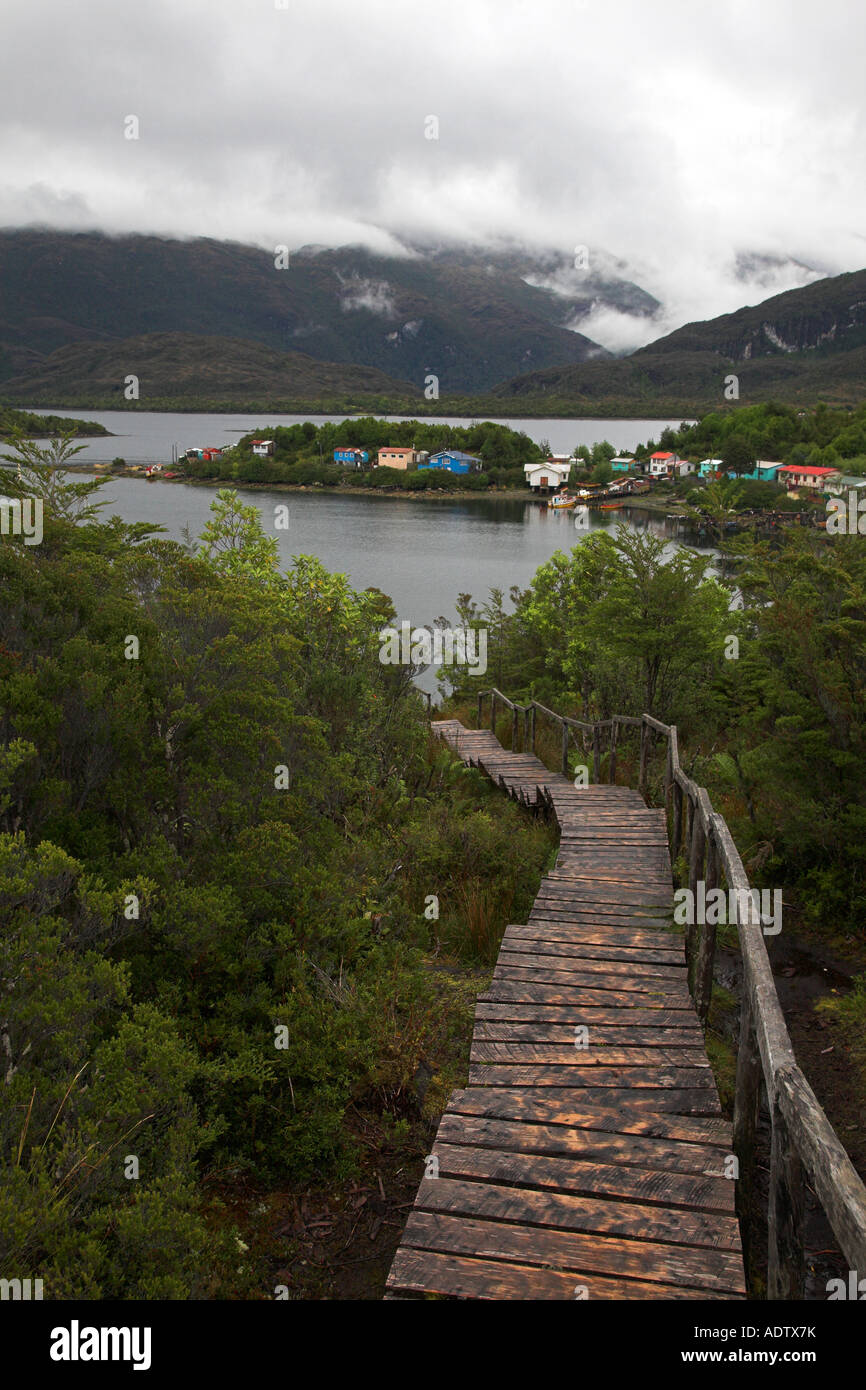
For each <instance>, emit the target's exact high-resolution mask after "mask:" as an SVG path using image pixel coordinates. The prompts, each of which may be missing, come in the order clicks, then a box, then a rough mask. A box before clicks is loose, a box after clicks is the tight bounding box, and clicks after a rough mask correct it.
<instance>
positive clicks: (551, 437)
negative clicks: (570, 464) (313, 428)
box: [35, 406, 681, 463]
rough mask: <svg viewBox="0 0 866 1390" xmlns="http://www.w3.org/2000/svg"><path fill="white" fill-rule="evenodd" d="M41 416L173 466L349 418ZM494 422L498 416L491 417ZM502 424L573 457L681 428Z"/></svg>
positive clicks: (108, 453) (91, 446)
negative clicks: (195, 455)
mask: <svg viewBox="0 0 866 1390" xmlns="http://www.w3.org/2000/svg"><path fill="white" fill-rule="evenodd" d="M35 413H36V414H39V415H65V416H67V417H68V418H69V419H73V420H96V421H98V423H99V424H101V425H104V426H105V428H106V429H107V430H111V432H112V434H113V435H116V436H117V437H116V438H114V439H92V440H88V442H87V452H86V453H83V454H81V455H80V458H81V460H82V461H83V460H84V459H92V460H93V461H95V462H102V461H104V460H111V459H113V458H116V457H117V456H118V455H120V457H121V458H125V459H126V462H127V463H168V462H170V460H171V457H172V447H173V446H174V445H177V446H178V449H179V450H180V451H181V452H183V450H185V449H189V448H192V447H193V446H194V445H195V446H200V445H207V444H215V445H216V446H217V447H218V448H219V447H222V446H223V445H225V444H234V443H236V441H237V440H238V438H239V437H240V436H241V435H242V434H249V432H250V431H251V430H259V429H261V430H262V431H263V432H264V431H265V430H266V427H267V426H268V425H297V424H303V423H304V422H305V421H307V420H309V421H310V423H311V424H313V425H322V424H324V423H325V422H326V421H328V420H332V421H340V420H345V419H346V418H347V417H346V416H345V415H173V414H164V413H155V412H147V411H124V410H65V409H63V407H61V406H54V407H50V408H47V409H40V410H38V411H37V412H35ZM382 418H383V419H385V420H403V419H411V418H412V417H411V416H403V415H385V416H383V417H382ZM425 418H426V419H428V420H429V423H431V424H443V425H467V424H469V423H470V422H469V421H468V420H458V419H456V418H454V417H452V416H448V415H436V416H429V417H425ZM490 418H493V417H490ZM495 423H496V424H500V425H508V426H509V428H510V429H513V430H522V431H523V432H524V433H525V434H528V435H529V438H530V439H534V440H535V442H536V444H540V443H541V442H542V440H545V439H546V440H547V441H548V442H549V444H550V447H551V449H552V451H553V452H554V453H555V454H570V453H571V452H572V450H573V449H576V448H577V446H578V445H579V444H588V445H589V446H590V447H591V446H592V445H593V444H596V443H597V442H598V441H599V440H601V439H608V440H610V442H611V444H613V446H614V448H616V449H618V450H620V449H634V448H635V447H636V445H638V444H645V443H647V441H648V440H650V439H656V440H657V439H658V437H659V435H660V434H661V432H662V430H663V429H664V428H665V427H666V426H667V425H670V426H671V428H672V429H679V426H680V423H681V422H680V421H679V420H496V421H495Z"/></svg>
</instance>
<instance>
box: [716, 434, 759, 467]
mask: <svg viewBox="0 0 866 1390" xmlns="http://www.w3.org/2000/svg"><path fill="white" fill-rule="evenodd" d="M720 458H721V462H722V468H721V471H722V472H723V473H735V474H737V475H740V474H742V473H751V471H752V469H753V468H754V466H755V461H756V459H757V455H756V453H755V451H754V449H753V448H752V445H751V444H750V443H749V441H748V440H747V439H745V438H744V437H743V435H740V434H731V435H729V436H728V438H727V439H726V440H725V442H724V444H723V445H722V452H721V454H720Z"/></svg>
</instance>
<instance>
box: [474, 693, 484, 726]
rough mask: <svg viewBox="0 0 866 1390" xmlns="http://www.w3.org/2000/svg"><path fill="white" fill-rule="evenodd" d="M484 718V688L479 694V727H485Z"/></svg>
mask: <svg viewBox="0 0 866 1390" xmlns="http://www.w3.org/2000/svg"><path fill="white" fill-rule="evenodd" d="M483 718H484V691H483V690H482V692H481V694H480V695H479V696H478V718H477V719H476V721H475V723H476V725H477V727H478V728H479V729H481V728H483V724H482V720H483Z"/></svg>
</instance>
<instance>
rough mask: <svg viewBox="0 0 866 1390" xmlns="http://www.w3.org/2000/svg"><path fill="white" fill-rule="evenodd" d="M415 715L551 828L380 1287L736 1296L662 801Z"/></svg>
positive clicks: (733, 1227)
mask: <svg viewBox="0 0 866 1390" xmlns="http://www.w3.org/2000/svg"><path fill="white" fill-rule="evenodd" d="M433 727H434V729H436V730H437V732H438V733H439V734H440V736H441V737H443V738H445V739H446V740H447V742H448V743H449V744H450V746H451V747H452V748H453V749H454V750H455V751H456V752H457V753H459V754H460V756H461V757H462V758H463V759H464V761H466V762H470V763H472V764H473V765H475V766H478V767H480V768H481V769H482V770H483V771H485V772H486V773H487V774H488V775H489V776H490V777H492V778H493V779H494V781H496V782H497V783H498V784H499V785H501V786H502V787H503V789H504V790H506V791H508V792H509V793H510V794H511V795H513V796H515V797H517V798H518V799H519V800H521V801H522V802H523V803H524V804H526V805H532V806H536V805H539V804H542V803H546V804H547V805H548V806H550V807H552V809H553V811H554V813H555V815H556V819H557V821H558V822H559V827H560V833H561V842H560V850H559V855H558V858H557V863H556V867H555V869H553V871H552V872H551V873H549V874H547V875H546V877H545V879H544V881H543V882H542V885H541V888H540V890H539V893H538V896H537V898H536V899H535V904H534V906H533V908H532V911H531V913H530V916H529V921H528V923H526V924H525V925H514V926H509V927H507V928H506V931H505V935H504V938H503V941H502V947H501V950H500V953H499V958H498V960H497V964H496V968H495V971H494V975H493V982H492V984H491V987H490V989H489V990H488V992H487V993H486V994H483V995H481V996H480V998H479V1001H478V1005H477V1008H476V1013H475V1030H474V1034H473V1040H472V1051H471V1056H470V1067H469V1079H468V1084H467V1086H466V1087H465V1089H463V1090H459V1091H455V1092H453V1093H452V1095H451V1097H450V1099H449V1102H448V1106H447V1109H446V1111H445V1114H444V1115H443V1117H442V1121H441V1124H440V1125H439V1130H438V1133H437V1136H436V1141H435V1144H434V1146H433V1150H432V1154H431V1158H433V1159H435V1160H436V1162H437V1164H438V1175H437V1176H430V1177H425V1178H423V1179H422V1182H421V1186H420V1187H419V1189H418V1195H417V1197H416V1199H415V1204H414V1207H413V1210H412V1212H411V1213H410V1215H409V1219H408V1221H407V1223H406V1229H405V1231H404V1233H403V1238H402V1242H401V1244H400V1247H399V1249H398V1250H397V1254H396V1256H395V1258H394V1263H393V1265H392V1268H391V1273H390V1275H389V1278H388V1293H387V1294H386V1298H389V1297H390V1298H395V1297H396V1298H411V1297H417V1296H423V1295H424V1294H440V1295H445V1296H449V1295H450V1296H455V1297H459V1298H483V1299H559V1298H567V1299H573V1298H596V1299H598V1298H602V1299H681V1298H692V1299H694V1298H697V1299H701V1298H713V1299H715V1298H727V1299H737V1298H742V1297H744V1295H745V1284H744V1276H743V1260H742V1253H741V1248H740V1233H739V1227H738V1223H737V1219H736V1216H735V1214H734V1183H733V1181H731V1179H730V1178H729V1177H727V1176H725V1168H726V1160H727V1159H728V1156H729V1155H730V1154H731V1127H730V1124H729V1123H728V1121H727V1120H725V1119H724V1118H723V1117H722V1115H721V1107H720V1105H719V1097H718V1093H717V1091H716V1086H715V1082H714V1079H713V1074H712V1072H711V1070H710V1066H709V1063H708V1061H707V1056H706V1052H705V1050H704V1040H703V1034H702V1031H701V1028H700V1025H699V1023H698V1021H697V1018H696V1016H695V1013H694V1010H693V1008H692V1003H691V998H690V995H689V990H688V985H687V982H686V966H685V960H684V952H683V942H682V937H681V935H679V934H676V933H675V932H673V931H672V930H671V925H670V923H671V913H672V903H673V898H672V893H673V889H672V880H671V867H670V855H669V850H668V839H667V831H666V825H665V818H664V814H665V813H664V811H661V810H649V809H648V808H647V807H646V805H645V804H644V801H643V798H642V797H641V796H640V794H639V793H638V792H636V791H633V790H631V789H629V788H627V787H616V786H603V785H596V786H589V787H584V788H580V789H576V788H575V787H573V786H572V784H571V782H569V781H568V779H567V778H565V777H562V776H559V775H558V774H556V773H551V772H549V771H548V770H547V768H545V767H544V765H543V764H542V763H541V762H540V761H539V760H538V759H537V758H535V757H533V756H531V755H528V754H512V753H508V752H506V751H505V750H504V749H503V748H502V747H501V745H500V744H499V743H498V742H497V740H496V739H495V738H494V737H493V735H492V734H490V733H487V732H485V731H476V730H470V729H465V728H464V727H463V725H462V724H460V723H458V722H457V721H456V720H445V721H441V722H439V723H436V724H434V725H433ZM432 1166H433V1165H431V1164H430V1163H429V1161H428V1167H432Z"/></svg>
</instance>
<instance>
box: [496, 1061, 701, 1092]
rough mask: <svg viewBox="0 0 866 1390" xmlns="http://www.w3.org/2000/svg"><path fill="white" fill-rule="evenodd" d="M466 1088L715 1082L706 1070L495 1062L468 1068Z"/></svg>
mask: <svg viewBox="0 0 866 1390" xmlns="http://www.w3.org/2000/svg"><path fill="white" fill-rule="evenodd" d="M468 1084H469V1085H470V1086H569V1087H571V1088H573V1089H576V1088H577V1087H582V1086H584V1087H590V1088H591V1087H593V1086H615V1087H617V1088H619V1089H621V1090H632V1089H634V1090H639V1091H640V1090H648V1089H652V1090H662V1091H666V1090H689V1091H712V1092H713V1093H715V1081H714V1080H713V1074H712V1071H710V1070H709V1068H706V1067H654V1068H653V1069H652V1070H650V1069H649V1068H644V1067H608V1066H605V1065H604V1064H603V1062H601V1061H599V1065H598V1066H594V1067H592V1066H590V1067H569V1066H557V1065H556V1064H553V1063H552V1064H551V1065H550V1066H545V1065H544V1064H543V1063H540V1062H539V1063H531V1062H526V1063H522V1064H521V1063H514V1064H513V1065H505V1064H499V1063H495V1062H491V1063H488V1064H486V1065H481V1064H479V1065H471V1064H470V1067H469V1078H468Z"/></svg>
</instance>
